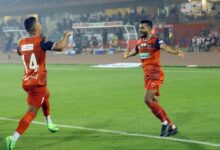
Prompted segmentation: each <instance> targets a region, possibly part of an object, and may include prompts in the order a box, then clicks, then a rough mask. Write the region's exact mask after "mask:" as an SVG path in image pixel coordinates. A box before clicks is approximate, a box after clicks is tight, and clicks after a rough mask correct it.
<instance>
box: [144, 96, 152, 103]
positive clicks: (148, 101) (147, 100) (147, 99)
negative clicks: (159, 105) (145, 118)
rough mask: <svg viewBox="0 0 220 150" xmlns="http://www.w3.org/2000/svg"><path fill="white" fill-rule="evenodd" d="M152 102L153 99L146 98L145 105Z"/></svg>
mask: <svg viewBox="0 0 220 150" xmlns="http://www.w3.org/2000/svg"><path fill="white" fill-rule="evenodd" d="M151 101H152V98H150V97H149V96H146V95H145V96H144V103H145V104H149V103H150V102H151Z"/></svg>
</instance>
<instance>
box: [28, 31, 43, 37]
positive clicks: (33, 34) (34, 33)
mask: <svg viewBox="0 0 220 150" xmlns="http://www.w3.org/2000/svg"><path fill="white" fill-rule="evenodd" d="M29 36H30V37H34V36H41V33H37V32H33V33H29Z"/></svg>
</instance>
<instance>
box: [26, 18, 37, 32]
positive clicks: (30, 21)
mask: <svg viewBox="0 0 220 150" xmlns="http://www.w3.org/2000/svg"><path fill="white" fill-rule="evenodd" d="M36 22H37V19H36V18H35V17H28V18H26V19H25V21H24V27H25V29H26V31H27V32H29V33H30V32H33V31H34V25H35V23H36Z"/></svg>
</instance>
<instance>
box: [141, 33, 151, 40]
mask: <svg viewBox="0 0 220 150" xmlns="http://www.w3.org/2000/svg"><path fill="white" fill-rule="evenodd" d="M151 37H152V34H148V35H147V37H146V38H143V40H144V41H148V40H149V39H151Z"/></svg>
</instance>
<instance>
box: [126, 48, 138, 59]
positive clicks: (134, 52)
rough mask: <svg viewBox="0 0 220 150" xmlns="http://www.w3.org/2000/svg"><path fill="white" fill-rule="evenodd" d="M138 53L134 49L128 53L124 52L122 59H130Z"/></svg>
mask: <svg viewBox="0 0 220 150" xmlns="http://www.w3.org/2000/svg"><path fill="white" fill-rule="evenodd" d="M137 54H138V52H137V51H136V50H135V49H134V50H131V51H130V52H129V51H126V52H125V53H124V58H128V57H132V56H135V55H137Z"/></svg>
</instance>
